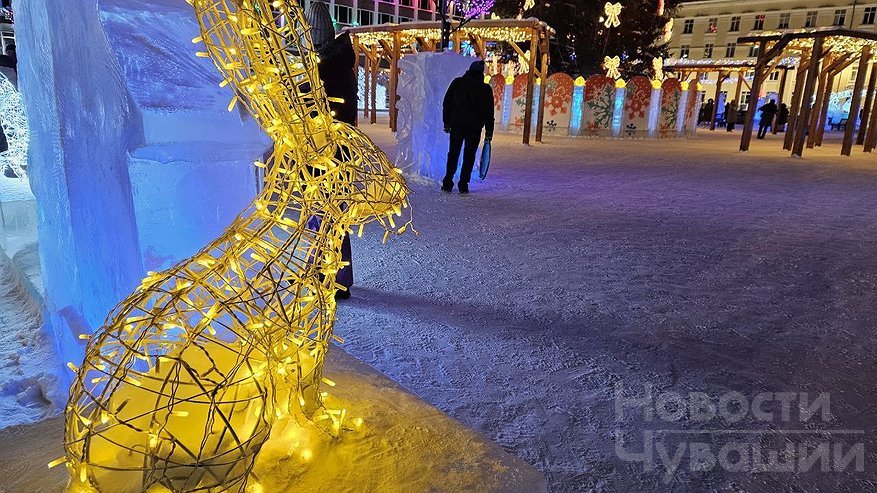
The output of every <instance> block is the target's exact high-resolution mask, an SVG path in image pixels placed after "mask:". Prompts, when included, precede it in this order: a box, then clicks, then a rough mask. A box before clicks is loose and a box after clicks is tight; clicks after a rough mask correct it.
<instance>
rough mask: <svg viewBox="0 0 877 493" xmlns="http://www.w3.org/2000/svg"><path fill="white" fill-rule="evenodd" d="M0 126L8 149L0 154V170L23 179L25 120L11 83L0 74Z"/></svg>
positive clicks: (25, 153)
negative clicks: (10, 172) (9, 171)
mask: <svg viewBox="0 0 877 493" xmlns="http://www.w3.org/2000/svg"><path fill="white" fill-rule="evenodd" d="M0 125H2V126H3V134H4V135H6V142H7V143H8V144H9V149H7V150H6V151H4V152H2V153H0V170H5V169H6V168H11V169H12V171H13V172H14V173H15V175H16V176H18V177H24V175H25V168H26V167H27V145H28V140H29V139H28V133H27V118H25V116H24V107H23V106H22V104H21V97H20V96H19V94H18V91H17V90H16V89H15V86H13V85H12V82H10V81H9V79H7V78H6V76H5V75H3V74H0Z"/></svg>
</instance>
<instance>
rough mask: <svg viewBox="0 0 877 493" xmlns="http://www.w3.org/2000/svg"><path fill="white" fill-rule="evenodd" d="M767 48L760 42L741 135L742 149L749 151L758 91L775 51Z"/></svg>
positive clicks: (763, 42)
mask: <svg viewBox="0 0 877 493" xmlns="http://www.w3.org/2000/svg"><path fill="white" fill-rule="evenodd" d="M777 44H779V42H777ZM765 48H767V42H766V41H762V42H761V43H759V45H758V61H757V62H756V64H755V77H753V78H752V89H750V92H749V107H748V108H746V119H745V120H744V121H743V135H742V136H740V150H741V151H748V150H749V144H750V142H752V127H753V126H754V125H755V112H756V110H757V109H758V108H757V107H758V92H759V91H761V84H762V83H763V82H764V78H765V77H766V76H767V64H768V63H769V62H770V58H768V56H769V55H770V54H771V53H773V52H774V51H775V50H773V49H771V51H769V52H766V51H765ZM737 104H739V103H737Z"/></svg>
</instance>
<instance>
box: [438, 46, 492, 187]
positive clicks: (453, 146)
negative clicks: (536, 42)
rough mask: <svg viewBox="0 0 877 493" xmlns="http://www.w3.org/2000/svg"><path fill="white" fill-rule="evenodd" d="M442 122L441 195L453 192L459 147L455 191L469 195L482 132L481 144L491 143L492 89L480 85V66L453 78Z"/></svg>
mask: <svg viewBox="0 0 877 493" xmlns="http://www.w3.org/2000/svg"><path fill="white" fill-rule="evenodd" d="M443 106H444V108H443V113H442V119H443V121H444V125H445V132H447V133H448V134H450V145H449V147H448V163H447V172H446V174H445V178H444V180H442V191H444V192H450V191H451V190H453V189H454V175H455V174H456V173H457V163H458V162H459V161H460V151H461V150H462V149H463V144H464V143H465V144H466V148H465V150H463V169H461V170H460V181H459V182H458V183H457V189H458V190H460V193H469V179H470V178H471V177H472V168H473V167H474V166H475V154H476V153H477V152H478V144H479V142H480V141H481V131H482V130H484V131H485V132H484V140H485V141H490V140H491V139H493V123H494V122H493V89H491V88H490V86H489V85H487V84H485V83H484V62H483V61H481V60H478V61H475V62H472V65H470V66H469V70H467V71H466V73H465V74H463V76H462V77H457V78H456V79H454V81H453V82H451V86H450V87H448V92H447V93H445V100H444V105H443Z"/></svg>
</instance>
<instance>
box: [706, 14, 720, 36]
mask: <svg viewBox="0 0 877 493" xmlns="http://www.w3.org/2000/svg"><path fill="white" fill-rule="evenodd" d="M718 29H719V19H718V18H717V17H710V20H709V22H707V24H706V32H708V33H714V32H716V31H718Z"/></svg>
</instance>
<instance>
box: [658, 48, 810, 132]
mask: <svg viewBox="0 0 877 493" xmlns="http://www.w3.org/2000/svg"><path fill="white" fill-rule="evenodd" d="M755 67H756V61H754V60H736V59H733V58H729V59H711V58H709V59H699V60H698V59H689V58H678V59H674V60H667V61H665V62H664V70H665V71H667V70H673V71H674V72H677V73H679V80H687V78H688V77H689V75H690V74H692V73H693V74H694V79H695V80H699V79H700V76H701V74H710V73H716V74H717V78H716V91H715V96H714V97H713V101H715V104H713V112H712V114H711V115H710V130H715V129H716V117H717V116H718V112H719V95H720V94H721V93H722V84H724V82H725V80H727V79H728V78H729V77H731V74H733V73H735V72H736V74H737V91H736V95H735V96H734V100H735V101H737V102H738V103H739V101H740V96H741V93H742V91H743V85H744V84H745V85H746V86H747V88H748V89H749V91H750V94H755V93H754V92H753V91H752V85H751V84H749V81H747V80H746V77H745V74H746V72H748V71H750V70H753V69H755ZM791 68H794V67H793V65H792V64H791V60H789V59H778V60H777V62H776V63H774V64H773V65H772V66H771V67H770V68H769V69H768V73H770V72H772V71H774V70H782V74H781V78H780V90H779V97H780V99H782V97H783V95H784V94H785V92H786V79H787V76H788V71H789V69H791ZM750 106H751V105H750Z"/></svg>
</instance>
